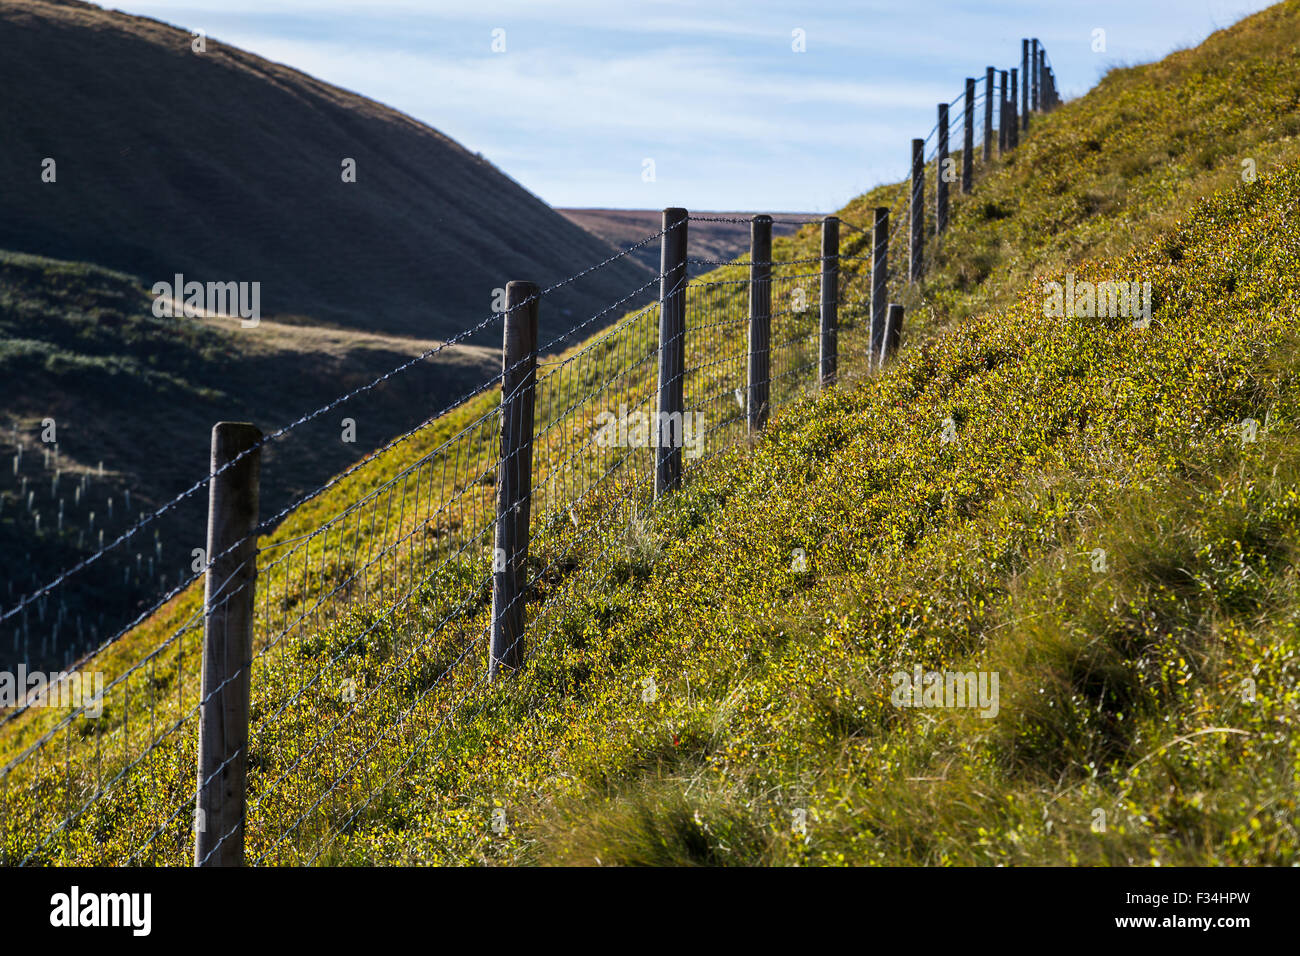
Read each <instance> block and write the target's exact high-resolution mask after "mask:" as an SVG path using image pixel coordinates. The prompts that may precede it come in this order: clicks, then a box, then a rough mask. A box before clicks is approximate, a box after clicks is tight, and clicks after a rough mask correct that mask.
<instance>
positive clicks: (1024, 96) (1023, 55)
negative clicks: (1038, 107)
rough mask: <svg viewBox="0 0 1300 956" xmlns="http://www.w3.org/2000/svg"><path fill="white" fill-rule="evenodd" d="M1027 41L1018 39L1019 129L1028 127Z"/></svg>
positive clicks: (1028, 68)
mask: <svg viewBox="0 0 1300 956" xmlns="http://www.w3.org/2000/svg"><path fill="white" fill-rule="evenodd" d="M1029 72H1030V66H1029V41H1028V40H1027V39H1023V40H1021V41H1020V87H1021V89H1020V129H1021V130H1022V131H1025V130H1028V129H1029Z"/></svg>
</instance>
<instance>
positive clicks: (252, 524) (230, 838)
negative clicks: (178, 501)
mask: <svg viewBox="0 0 1300 956" xmlns="http://www.w3.org/2000/svg"><path fill="white" fill-rule="evenodd" d="M261 440H262V433H261V431H259V430H258V428H257V427H256V426H255V425H250V424H247V423H244V422H218V423H217V424H216V425H215V426H213V429H212V457H211V471H210V474H211V476H212V477H211V478H210V479H209V482H208V540H207V545H208V550H207V558H208V569H207V572H206V573H205V574H204V581H203V676H202V678H201V683H200V686H201V688H202V691H201V693H202V696H201V697H200V698H199V753H198V788H197V802H196V813H195V821H194V824H195V827H194V828H195V831H196V832H195V840H194V865H195V866H241V865H242V864H243V862H244V806H245V803H244V801H245V795H246V793H247V792H248V786H247V771H248V710H249V706H248V698H249V686H250V681H249V670H250V668H251V667H252V661H253V607H254V599H255V597H256V594H255V591H256V588H257V533H256V532H257V516H258V507H259V503H258V495H259V491H258V488H259V485H260V480H261V474H262V452H261V449H260V448H259V447H258V445H259V443H260V442H261ZM241 455H242V456H243V457H240V456H241ZM236 459H238V460H237V461H236ZM231 462H234V464H231ZM227 466H229V467H227Z"/></svg>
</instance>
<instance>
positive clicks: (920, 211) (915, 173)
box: [907, 139, 925, 282]
mask: <svg viewBox="0 0 1300 956" xmlns="http://www.w3.org/2000/svg"><path fill="white" fill-rule="evenodd" d="M911 199H912V205H911V210H910V212H911V217H912V223H911V225H912V242H911V253H912V261H911V264H910V267H909V270H908V273H907V277H908V280H909V281H911V282H920V281H921V270H922V263H923V259H924V255H925V140H923V139H914V140H912V197H911Z"/></svg>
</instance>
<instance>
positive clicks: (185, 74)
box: [0, 0, 648, 338]
mask: <svg viewBox="0 0 1300 956" xmlns="http://www.w3.org/2000/svg"><path fill="white" fill-rule="evenodd" d="M191 43H192V37H191V35H190V34H189V33H188V32H186V31H183V30H179V29H176V28H173V27H171V26H167V25H165V24H162V23H159V22H157V21H154V20H149V19H144V18H140V17H133V16H127V15H125V14H121V13H112V12H108V11H105V10H101V9H100V8H98V7H94V6H90V5H88V4H84V3H76V2H68V0H5V2H3V3H0V49H3V50H4V56H3V57H0V87H3V89H4V90H5V95H4V97H3V98H0V129H3V130H4V148H3V149H0V181H3V182H4V184H5V188H4V191H3V193H0V248H4V249H12V250H15V251H20V252H29V253H36V254H40V255H46V256H52V257H55V258H59V259H67V260H75V261H83V262H93V263H97V264H99V265H103V266H106V267H108V268H111V269H115V270H120V271H122V272H127V273H130V274H132V275H136V276H140V277H142V278H143V279H144V280H146V284H147V285H152V283H154V282H156V281H159V280H162V279H170V278H171V277H172V276H173V275H174V274H175V273H181V274H183V275H185V276H187V277H189V278H194V279H199V280H202V281H208V280H212V281H224V280H238V281H250V282H251V281H260V282H261V283H262V309H263V313H264V314H266V315H269V316H280V317H294V316H299V317H301V316H308V317H310V318H311V319H312V320H313V321H315V322H317V323H332V324H337V325H341V326H347V327H352V328H364V329H368V330H372V331H384V332H390V333H401V334H409V335H414V336H418V337H422V338H423V337H434V338H436V337H442V336H446V335H448V334H449V333H451V332H453V331H457V330H459V329H461V328H464V327H465V326H468V325H471V324H473V323H474V322H476V321H478V320H479V319H481V318H482V317H484V316H485V315H486V314H488V312H489V309H490V306H491V302H492V292H493V289H495V288H498V287H500V286H503V285H505V283H506V282H507V281H508V280H510V279H529V280H532V281H535V282H539V283H542V284H547V283H550V282H554V281H556V280H559V279H562V278H564V277H566V276H569V275H571V274H573V273H574V272H576V271H577V270H578V269H580V268H582V267H584V266H587V265H589V264H591V263H594V262H599V261H601V260H603V259H605V258H607V257H608V256H609V255H610V254H611V253H612V251H613V250H611V249H610V248H609V247H608V246H607V245H606V244H605V243H604V242H602V241H601V240H600V239H597V238H595V237H593V236H591V235H590V234H588V233H586V232H584V231H583V230H581V229H579V228H578V227H577V226H575V225H574V224H572V223H571V222H569V221H568V220H567V219H565V218H564V217H563V216H560V215H557V214H556V213H555V212H554V211H553V210H552V209H550V207H548V206H547V205H546V204H545V203H544V202H542V201H541V200H540V199H538V198H537V197H536V196H533V195H532V194H531V193H529V192H528V191H527V190H525V189H523V188H522V187H521V186H520V185H519V184H518V183H516V182H514V181H513V180H512V179H510V178H509V177H507V176H505V175H504V174H502V173H501V172H500V170H498V169H497V168H496V167H494V166H493V165H492V164H491V163H489V162H487V161H486V160H484V159H483V158H482V157H479V156H476V155H474V154H473V153H471V152H469V151H467V150H466V149H464V148H463V147H462V146H460V145H459V144H457V143H455V142H453V141H452V140H450V139H448V138H447V137H446V136H444V135H442V134H441V133H439V132H437V131H436V130H433V129H430V128H429V127H427V126H424V125H423V124H421V123H419V122H416V121H415V120H413V119H411V118H410V117H408V116H405V115H403V114H401V113H399V112H397V111H396V110H393V109H390V108H388V107H386V106H383V105H381V104H379V103H375V102H373V101H371V100H368V99H365V98H364V97H361V96H357V95H355V94H352V93H349V92H347V91H345V90H341V89H338V88H336V87H333V86H330V85H328V84H326V83H323V82H321V81H319V80H316V79H313V78H312V77H310V76H307V75H305V74H303V73H300V72H298V71H296V70H293V69H290V68H289V67H286V66H281V65H278V64H274V63H269V62H267V61H266V60H263V59H260V58H258V57H256V56H253V55H252V54H250V53H245V52H243V51H241V50H238V49H235V48H233V47H230V46H227V45H226V44H224V43H222V42H221V41H220V40H219V39H214V38H212V37H208V38H207V40H206V52H203V53H196V52H194V51H193V50H192V48H191ZM47 158H50V159H53V160H54V161H55V163H56V166H55V167H54V169H55V174H56V180H55V182H53V183H49V182H43V181H42V164H43V161H44V160H45V159H47ZM345 158H351V159H355V160H356V169H357V175H356V182H355V183H345V182H343V181H342V163H343V160H344V159H345ZM646 278H648V277H647V276H646V275H644V270H643V269H642V267H641V266H640V264H639V263H632V262H628V261H620V262H617V263H614V264H612V265H610V266H609V267H607V268H606V269H603V270H600V271H599V272H598V273H596V274H594V275H592V276H590V277H588V278H587V279H585V280H583V281H582V282H580V283H577V284H575V285H574V286H572V287H569V288H566V289H565V290H564V292H563V294H562V295H561V296H559V297H557V298H556V299H555V300H554V301H555V305H554V306H552V307H550V308H548V309H545V310H543V314H542V320H541V321H542V324H543V330H544V331H546V330H553V331H562V330H563V329H565V328H568V327H569V326H571V325H572V324H573V322H574V319H575V318H576V317H577V316H578V315H579V314H580V313H593V312H595V311H597V310H598V309H600V308H602V307H604V306H605V305H607V304H609V302H611V301H613V300H615V299H617V298H619V297H621V296H622V295H624V294H625V293H626V292H627V291H628V289H630V288H635V287H636V286H637V285H640V284H641V283H642V282H644V281H645V280H646ZM564 310H568V312H567V314H566V312H565V311H564Z"/></svg>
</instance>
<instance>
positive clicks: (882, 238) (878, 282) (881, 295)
mask: <svg viewBox="0 0 1300 956" xmlns="http://www.w3.org/2000/svg"><path fill="white" fill-rule="evenodd" d="M871 233H872V241H871V244H872V251H871V345H870V353H869V354H868V356H867V366H868V367H870V366H871V365H873V364H875V361H876V356H877V355H879V354H880V343H881V342H883V341H884V340H885V306H886V302H887V296H888V292H887V288H888V283H889V207H888V206H877V207H876V221H875V223H874V224H873V226H872V230H871Z"/></svg>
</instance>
